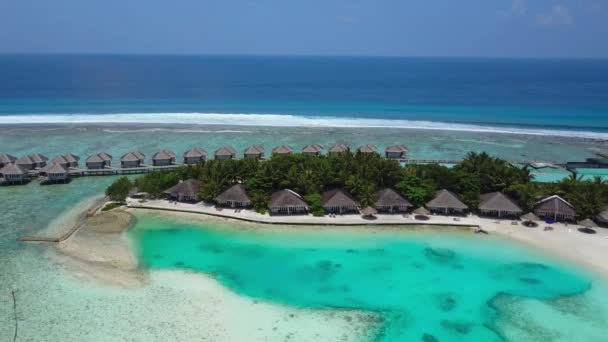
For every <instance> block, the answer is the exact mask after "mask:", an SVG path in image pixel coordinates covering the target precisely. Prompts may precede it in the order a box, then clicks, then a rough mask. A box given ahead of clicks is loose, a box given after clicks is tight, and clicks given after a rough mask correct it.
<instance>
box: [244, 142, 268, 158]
mask: <svg viewBox="0 0 608 342" xmlns="http://www.w3.org/2000/svg"><path fill="white" fill-rule="evenodd" d="M243 155H244V156H245V158H252V159H257V160H260V159H262V158H264V147H262V146H261V145H253V146H249V147H247V148H246V149H245V151H243Z"/></svg>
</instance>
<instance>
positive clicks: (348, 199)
mask: <svg viewBox="0 0 608 342" xmlns="http://www.w3.org/2000/svg"><path fill="white" fill-rule="evenodd" d="M321 203H322V205H323V209H325V211H327V212H328V213H339V214H344V213H357V212H358V211H359V202H357V201H356V200H355V199H354V198H353V197H352V196H351V195H350V194H349V193H347V192H346V191H343V190H340V189H334V190H329V191H325V192H324V193H323V194H322V195H321Z"/></svg>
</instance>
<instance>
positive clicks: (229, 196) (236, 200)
mask: <svg viewBox="0 0 608 342" xmlns="http://www.w3.org/2000/svg"><path fill="white" fill-rule="evenodd" d="M214 200H215V203H217V205H218V206H222V207H230V208H246V207H250V206H251V199H249V195H247V191H246V190H245V186H243V184H240V183H239V184H235V185H233V186H231V187H229V188H228V189H226V190H225V191H224V192H222V193H221V194H219V195H217V197H215V198H214Z"/></svg>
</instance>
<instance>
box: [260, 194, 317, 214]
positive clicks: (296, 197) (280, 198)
mask: <svg viewBox="0 0 608 342" xmlns="http://www.w3.org/2000/svg"><path fill="white" fill-rule="evenodd" d="M269 209H270V213H271V214H275V215H276V214H278V215H294V214H306V213H308V211H309V210H310V208H309V206H308V203H306V201H305V200H304V198H302V196H300V194H298V193H296V192H294V191H291V190H288V189H286V190H281V191H277V192H275V193H273V194H272V196H271V198H270V206H269Z"/></svg>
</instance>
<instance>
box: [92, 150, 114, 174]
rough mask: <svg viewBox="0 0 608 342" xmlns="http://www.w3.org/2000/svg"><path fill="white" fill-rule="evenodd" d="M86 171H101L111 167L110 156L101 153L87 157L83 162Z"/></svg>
mask: <svg viewBox="0 0 608 342" xmlns="http://www.w3.org/2000/svg"><path fill="white" fill-rule="evenodd" d="M85 164H86V166H87V169H89V170H101V169H105V168H106V167H110V166H111V165H112V156H111V155H109V154H107V153H105V152H102V153H97V154H94V155H92V156H89V157H88V158H87V160H85Z"/></svg>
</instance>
